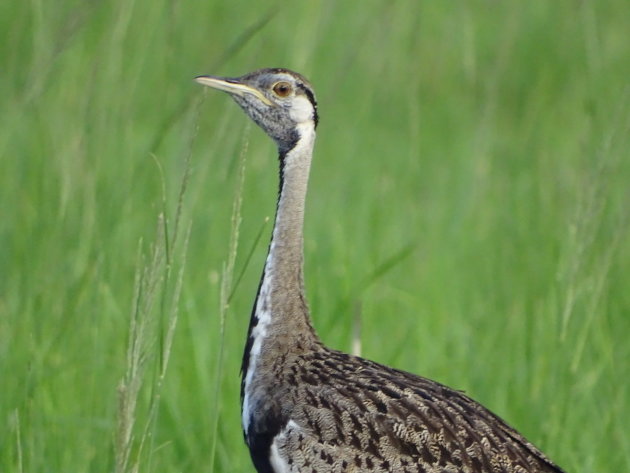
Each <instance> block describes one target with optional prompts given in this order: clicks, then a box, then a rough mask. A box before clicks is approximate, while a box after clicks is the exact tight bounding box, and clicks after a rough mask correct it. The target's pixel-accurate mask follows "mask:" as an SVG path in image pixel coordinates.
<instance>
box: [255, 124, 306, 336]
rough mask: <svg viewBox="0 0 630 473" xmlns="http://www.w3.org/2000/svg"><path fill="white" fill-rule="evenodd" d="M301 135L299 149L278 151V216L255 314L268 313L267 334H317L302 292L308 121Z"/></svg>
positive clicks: (300, 130) (300, 129)
mask: <svg viewBox="0 0 630 473" xmlns="http://www.w3.org/2000/svg"><path fill="white" fill-rule="evenodd" d="M297 131H298V135H299V139H298V140H297V141H296V142H295V145H294V146H293V147H292V148H291V149H290V150H289V151H286V152H283V151H280V190H279V196H278V204H277V210H276V218H275V223H274V228H273V234H272V237H271V243H270V245H269V254H268V255H267V260H266V262H265V269H264V272H263V277H262V281H261V289H260V292H259V295H258V299H259V300H258V301H257V304H256V306H257V307H256V311H259V310H260V311H263V310H264V308H265V307H267V308H268V309H269V312H270V320H269V326H270V328H273V330H271V331H270V332H269V333H270V334H273V335H276V336H280V335H281V334H285V335H287V336H289V335H291V336H295V335H297V334H301V335H302V336H310V335H314V333H313V329H312V326H311V324H310V317H309V311H308V306H307V303H306V297H305V294H304V272H303V266H304V236H303V234H304V232H303V229H304V207H305V202H306V192H307V187H308V176H309V172H310V167H311V157H312V153H313V145H314V142H315V129H314V127H313V125H312V124H310V123H308V124H303V125H298V129H297ZM259 315H262V314H259ZM279 341H281V342H284V341H285V340H284V337H281V338H280V339H279Z"/></svg>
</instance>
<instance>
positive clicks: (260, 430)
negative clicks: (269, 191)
mask: <svg viewBox="0 0 630 473" xmlns="http://www.w3.org/2000/svg"><path fill="white" fill-rule="evenodd" d="M196 80H197V82H199V83H201V84H203V85H206V86H209V87H213V88H215V89H220V90H223V91H225V92H228V93H229V94H230V95H231V96H232V97H233V98H234V100H235V101H236V103H238V104H239V105H240V106H241V107H242V108H243V110H244V111H245V113H247V115H248V116H249V117H250V118H251V119H252V120H254V121H255V122H256V123H257V124H258V125H259V126H260V127H261V128H262V129H263V130H264V131H265V132H266V133H267V134H268V135H269V136H271V138H273V139H274V141H275V142H276V144H277V145H278V149H279V155H280V193H279V197H278V204H277V211H276V219H275V224H274V228H273V235H272V238H271V243H270V245H269V254H268V256H267V261H266V263H265V267H264V270H263V275H262V279H261V281H260V286H259V288H258V295H257V297H256V302H255V305H254V309H253V312H252V316H251V321H250V326H249V333H248V335H247V343H246V345H245V353H244V355H243V366H242V376H243V378H242V385H241V402H242V423H243V430H244V433H245V441H246V442H247V445H248V446H249V450H250V452H251V456H252V460H253V462H254V465H255V466H256V469H257V470H258V471H259V472H260V473H269V472H274V473H288V472H300V473H315V472H319V473H328V472H339V473H341V472H426V473H429V472H435V473H437V472H440V473H455V472H462V473H480V472H484V473H500V472H504V473H516V472H521V473H523V472H555V473H559V472H562V470H561V469H560V468H558V467H557V466H556V465H554V464H553V463H552V462H551V461H550V460H549V459H548V458H547V457H546V456H545V455H544V454H543V453H542V452H541V451H540V450H538V449H537V448H536V447H535V446H534V445H532V444H531V443H530V442H528V441H527V440H526V439H525V438H524V437H523V436H522V435H520V434H519V433H518V432H516V431H515V430H514V429H513V428H511V427H510V426H509V425H507V424H506V423H505V422H504V421H503V420H501V419H500V418H499V417H497V416H496V415H494V414H493V413H492V412H490V411H489V410H488V409H486V408H485V407H483V406H482V405H480V404H479V403H477V402H475V401H473V400H472V399H470V398H469V397H467V396H465V395H464V394H462V393H461V392H458V391H455V390H453V389H451V388H448V387H446V386H444V385H442V384H439V383H437V382H435V381H431V380H429V379H426V378H422V377H420V376H416V375H414V374H410V373H406V372H404V371H400V370H396V369H393V368H389V367H387V366H383V365H380V364H378V363H375V362H373V361H368V360H365V359H363V358H359V357H356V356H351V355H348V354H345V353H341V352H339V351H335V350H331V349H330V348H327V347H326V346H324V345H323V344H322V342H321V341H320V340H319V338H318V337H317V335H316V333H315V331H314V330H313V326H312V325H311V320H310V315H309V309H308V305H307V302H306V296H305V294H304V278H303V234H302V228H303V221H304V202H305V198H306V188H307V182H308V175H309V168H310V165H311V157H312V152H313V145H314V143H315V128H316V127H317V120H318V115H317V102H316V101H315V94H314V92H313V89H312V87H311V85H310V83H309V82H308V81H307V80H306V79H305V78H304V77H303V76H301V75H300V74H297V73H295V72H291V71H289V70H286V69H261V70H258V71H255V72H252V73H250V74H246V75H244V76H242V77H238V78H224V77H213V76H201V77H197V79H196Z"/></svg>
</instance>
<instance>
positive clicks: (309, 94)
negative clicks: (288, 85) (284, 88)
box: [297, 82, 319, 128]
mask: <svg viewBox="0 0 630 473" xmlns="http://www.w3.org/2000/svg"><path fill="white" fill-rule="evenodd" d="M297 87H298V89H300V90H301V91H303V92H304V95H306V98H307V99H308V101H309V102H311V105H312V106H313V115H314V116H313V121H314V122H315V128H317V124H318V123H319V115H318V114H317V100H315V94H313V91H312V90H311V89H309V88H308V87H306V86H305V85H304V84H302V83H301V82H298V83H297Z"/></svg>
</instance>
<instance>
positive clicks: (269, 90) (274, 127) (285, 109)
mask: <svg viewBox="0 0 630 473" xmlns="http://www.w3.org/2000/svg"><path fill="white" fill-rule="evenodd" d="M195 80H196V81H197V82H199V83H200V84H202V85H206V86H208V87H212V88H214V89H219V90H223V91H225V92H227V93H229V94H230V95H231V96H232V98H233V99H234V100H235V101H236V103H238V104H239V105H240V106H241V108H242V109H243V110H244V111H245V113H247V115H249V117H250V118H251V119H252V120H254V122H256V124H257V125H258V126H260V127H261V128H262V129H263V130H264V131H265V133H267V134H268V135H269V136H270V137H271V138H273V140H274V141H275V142H276V143H277V145H278V147H279V148H280V151H281V152H287V151H289V150H290V149H292V148H293V147H294V146H295V145H296V144H297V142H298V141H299V139H300V138H301V136H302V133H303V132H304V131H308V132H311V133H312V132H314V130H315V127H317V120H318V117H317V102H316V100H315V93H314V92H313V89H312V87H311V85H310V83H309V82H308V80H307V79H306V78H305V77H303V76H302V75H300V74H298V73H297V72H293V71H289V70H287V69H260V70H257V71H254V72H250V73H249V74H245V75H244V76H241V77H234V78H232V77H216V76H199V77H196V78H195Z"/></svg>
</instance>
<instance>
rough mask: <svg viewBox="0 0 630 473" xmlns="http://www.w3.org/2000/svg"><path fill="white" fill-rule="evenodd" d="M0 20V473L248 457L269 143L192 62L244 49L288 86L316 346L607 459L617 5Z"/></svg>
mask: <svg viewBox="0 0 630 473" xmlns="http://www.w3.org/2000/svg"><path fill="white" fill-rule="evenodd" d="M259 5H262V6H259ZM0 31H1V33H0V58H2V59H1V66H0V67H1V72H0V100H1V106H0V204H1V206H2V213H1V215H2V218H0V377H1V379H2V386H1V389H0V471H3V472H22V471H24V472H39V471H46V472H105V471H133V470H134V468H137V470H138V471H145V472H148V471H160V472H171V471H173V472H176V471H177V472H180V471H216V472H228V471H230V472H241V471H242V472H245V471H253V468H252V466H251V465H250V460H249V454H248V452H247V450H246V447H245V445H244V443H243V440H242V434H241V429H240V413H239V388H240V386H239V383H240V381H239V367H240V361H241V352H242V348H243V345H244V340H245V333H246V328H247V323H248V319H249V313H250V309H251V305H252V303H253V299H254V295H255V292H256V286H257V281H258V277H259V275H260V271H261V267H262V263H263V261H264V257H265V250H266V243H267V239H268V237H269V232H270V230H271V224H270V222H269V221H268V218H272V217H273V210H274V203H275V198H276V196H275V192H276V188H277V173H278V171H277V163H276V158H275V154H276V153H275V149H274V146H273V144H272V143H271V141H270V140H269V139H268V138H267V137H266V136H264V135H263V133H262V132H261V131H260V130H258V129H257V128H255V127H253V126H250V125H249V124H248V120H247V119H246V117H245V116H244V115H243V113H242V112H241V111H240V110H239V109H238V107H237V106H236V105H235V104H234V103H232V101H231V100H230V99H229V98H228V97H227V96H225V94H221V93H218V92H214V93H213V92H211V91H206V90H204V89H202V88H201V87H200V86H198V85H196V84H194V83H193V81H192V78H193V77H194V76H196V75H199V74H218V75H240V74H243V73H246V72H249V71H251V70H253V69H256V68H259V67H272V66H273V67H276V66H281V67H288V68H291V69H295V70H298V71H299V72H302V73H303V74H305V75H306V76H307V77H309V78H310V79H311V81H312V83H313V84H314V86H315V88H316V91H317V94H318V101H319V110H320V116H321V122H320V126H319V128H318V134H319V139H318V143H317V146H316V155H315V161H314V164H313V172H312V178H311V188H310V191H309V202H308V211H307V222H306V242H305V246H306V248H305V252H306V279H307V291H308V295H309V298H310V304H311V309H312V313H313V318H314V323H315V326H316V327H317V328H318V331H319V333H320V335H321V337H322V338H323V339H324V341H325V342H326V343H327V344H329V345H331V346H332V347H334V348H337V349H341V350H346V351H347V350H350V349H351V346H352V339H353V336H352V333H353V320H360V322H361V341H362V346H363V351H362V354H363V356H365V357H367V358H371V359H374V360H377V361H379V362H382V363H387V364H390V365H394V366H396V367H398V368H401V369H405V370H408V371H412V372H415V373H419V374H423V375H425V376H427V377H430V378H433V379H436V380H439V381H441V382H443V383H446V384H448V385H450V386H452V387H455V388H457V389H462V390H465V391H466V392H467V393H468V394H470V395H471V396H472V397H474V398H475V399H477V400H479V401H481V402H482V403H484V404H485V405H487V406H488V407H489V408H490V409H492V410H493V411H495V412H496V413H498V414H499V415H501V416H502V417H504V418H505V419H506V420H507V421H508V422H509V423H510V424H512V425H513V426H515V427H516V428H517V429H518V430H520V431H521V432H522V433H524V434H525V435H526V436H527V437H528V438H529V439H530V440H531V441H532V442H534V443H535V444H537V445H538V446H540V447H541V448H542V449H543V450H544V451H545V452H547V453H548V454H549V456H551V457H552V458H553V459H554V460H555V461H556V462H557V463H558V464H560V465H561V466H563V467H564V468H565V469H566V470H567V471H570V472H578V471H579V472H603V471H611V472H614V471H617V472H620V471H628V470H629V469H630V431H629V430H628V419H630V389H629V388H630V342H629V334H630V291H629V290H628V287H630V276H629V273H628V268H629V265H630V239H629V238H628V230H629V221H628V217H629V211H630V206H629V197H630V195H629V189H630V186H629V183H630V159H629V158H630V151H628V150H629V149H630V133H629V131H630V130H629V128H630V87H629V83H630V81H629V79H628V78H629V77H630V42H629V40H628V32H629V31H630V15H628V11H627V3H626V2H624V1H621V0H617V1H614V0H602V1H555V2H551V1H543V0H532V1H528V2H520V1H517V0H511V1H503V2H497V1H491V0H471V1H466V2H428V1H425V2H419V1H382V0H379V1H376V0H363V1H361V2H349V1H341V2H340V1H311V2H306V1H300V2H276V3H264V2H247V1H242V0H233V1H230V2H227V1H224V2H216V1H204V2H197V1H190V2H168V1H163V0H151V1H148V0H111V1H107V2H103V1H101V2H98V1H93V0H88V1H85V0H84V1H76V0H64V1H56V2H43V1H41V0H32V1H29V2H17V1H15V2H2V3H1V5H0ZM242 163H244V183H243V186H242V192H241V190H240V188H241V185H240V182H241V178H242V175H241V171H240V170H241V169H243V164H242ZM182 189H184V190H183V197H181V198H180V197H179V196H180V194H181V193H182ZM235 199H236V202H237V203H238V199H242V207H241V208H240V210H239V211H238V215H237V217H236V218H235V220H236V221H237V222H238V220H239V217H240V221H241V224H240V227H239V229H238V230H239V231H238V235H237V237H236V239H234V238H233V242H232V244H231V243H230V239H231V237H230V235H236V234H235V233H234V230H233V224H232V220H233V218H232V213H233V208H234V206H235V204H234V202H235ZM179 203H181V210H180V211H178V210H177V209H178V206H179V205H180V204H179ZM236 208H238V205H236ZM160 214H164V215H165V220H163V219H162V220H161V219H160V217H159V216H160ZM164 221H165V222H166V228H164V225H163V224H161V223H160V222H164ZM188 232H189V233H188ZM187 235H189V237H187ZM234 242H236V243H238V248H237V249H236V252H235V249H234ZM231 246H232V250H230V247H231ZM231 255H232V256H231ZM250 255H251V256H250ZM234 257H235V260H234V261H231V258H232V259H233V258H234ZM134 274H136V276H134ZM138 274H139V276H138ZM241 275H242V278H241ZM134 280H137V281H139V282H138V283H137V284H136V289H135V290H134ZM180 280H181V281H182V282H181V294H180V292H179V286H178V285H179V282H180ZM222 287H223V289H222ZM230 293H233V295H232V297H231V298H230V301H229V305H227V304H226V303H225V302H226V295H227V294H230ZM221 294H223V302H222V301H221ZM176 308H178V309H179V310H178V311H176V310H175V309H176ZM175 315H178V319H177V320H175ZM175 321H176V322H177V325H176V327H175V326H174V322H175ZM173 327H175V328H173ZM171 337H172V340H171ZM130 344H131V346H132V347H135V348H136V350H135V351H134V350H132V351H131V352H130V353H131V354H130V355H128V346H129V345H130ZM167 361H168V365H166V362H167ZM126 373H127V374H126ZM136 394H137V396H136ZM136 399H137V402H136Z"/></svg>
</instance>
